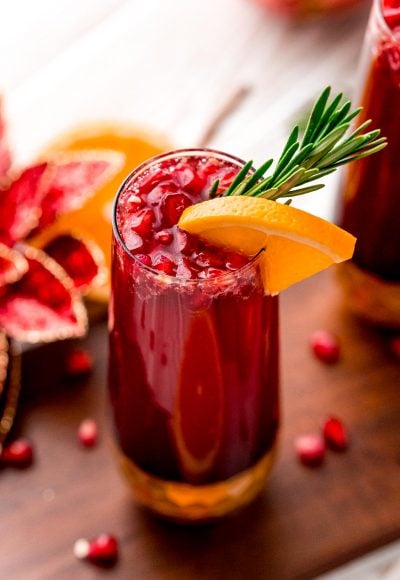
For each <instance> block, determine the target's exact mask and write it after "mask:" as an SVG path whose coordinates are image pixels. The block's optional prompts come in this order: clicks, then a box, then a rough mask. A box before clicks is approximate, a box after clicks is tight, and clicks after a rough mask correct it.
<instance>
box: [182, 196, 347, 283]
mask: <svg viewBox="0 0 400 580" xmlns="http://www.w3.org/2000/svg"><path fill="white" fill-rule="evenodd" d="M178 225H179V226H180V227H181V228H182V229H183V230H186V231H187V232H189V233H191V234H197V235H199V236H200V237H201V238H203V239H204V240H206V241H207V242H208V243H210V244H214V245H216V246H223V247H226V248H229V249H232V250H236V251H239V252H242V253H244V254H247V255H249V256H254V255H256V254H257V253H258V252H259V251H260V250H261V249H262V248H265V252H264V253H263V256H262V257H261V260H262V264H263V279H264V286H265V289H266V291H267V292H268V293H270V294H277V293H278V292H281V291H282V290H285V288H288V287H289V286H291V285H292V284H294V283H295V282H300V280H303V279H304V278H308V277H309V276H311V275H312V274H316V273H317V272H320V271H321V270H324V269H325V268H328V267H329V266H331V265H332V264H334V263H338V262H342V261H344V260H348V259H349V258H351V256H352V255H353V251H354V245H355V242H356V239H355V238H354V237H353V236H352V235H350V234H349V233H347V232H345V231H344V230H342V229H341V228H339V227H338V226H335V225H334V224H331V223H330V222H328V221H326V220H323V219H321V218H319V217H316V216H313V215H311V214H309V213H307V212H305V211H302V210H300V209H296V208H294V207H291V206H288V205H284V204H281V203H278V202H276V201H271V200H268V199H263V198H257V197H249V196H247V197H246V196H232V197H219V198H216V199H212V200H209V201H205V202H203V203H199V204H197V205H193V206H190V207H188V208H186V209H185V211H184V212H183V214H182V216H181V218H180V220H179V224H178Z"/></svg>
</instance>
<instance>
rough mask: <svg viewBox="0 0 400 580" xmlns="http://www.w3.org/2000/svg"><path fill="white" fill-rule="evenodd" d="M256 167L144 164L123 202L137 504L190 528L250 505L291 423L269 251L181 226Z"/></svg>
mask: <svg viewBox="0 0 400 580" xmlns="http://www.w3.org/2000/svg"><path fill="white" fill-rule="evenodd" d="M241 166H242V162H241V161H240V160H238V159H236V158H234V157H231V156H228V155H225V154H222V153H218V152H215V151H209V150H200V151H198V150H187V151H177V152H173V153H170V154H166V155H161V156H159V157H156V158H153V159H152V160H150V161H149V162H146V163H144V164H143V165H141V166H140V167H138V168H137V169H136V170H135V171H134V172H133V173H132V174H131V175H130V176H129V177H128V179H127V180H126V181H125V183H124V184H123V186H122V188H121V190H120V192H119V194H118V197H117V200H116V204H115V222H114V240H113V270H112V300H111V306H110V393H111V402H112V408H113V414H114V424H115V431H116V437H117V442H118V446H119V449H120V456H121V459H122V465H123V469H124V471H125V473H126V475H127V477H128V479H129V481H130V482H131V484H132V486H133V488H134V490H135V492H136V495H137V497H138V498H139V500H140V501H142V503H144V504H145V505H147V506H149V507H150V508H152V509H153V510H155V511H157V512H159V513H161V514H163V515H166V516H168V517H172V518H175V519H182V520H201V519H208V518H212V517H216V516H219V515H223V514H225V513H227V512H230V511H232V510H234V509H236V508H237V507H239V506H241V505H243V504H245V503H247V502H248V501H250V500H251V499H252V498H253V497H254V496H255V495H256V494H257V493H258V492H259V491H260V489H261V488H262V487H263V485H264V483H265V478H266V475H267V473H268V471H269V468H270V465H271V462H272V455H273V449H274V445H275V440H276V434H277V429H278V423H279V403H278V297H277V296H271V295H266V294H265V291H264V285H263V280H262V275H261V269H260V256H261V253H262V251H263V250H262V249H261V251H260V254H259V255H258V256H255V257H253V258H249V257H247V256H244V255H242V254H239V253H235V252H232V251H229V250H225V249H221V248H216V247H212V246H210V245H207V244H206V243H204V242H202V241H201V240H200V239H199V238H197V237H195V236H191V235H190V234H187V233H185V232H183V231H182V230H179V228H178V226H177V225H176V224H177V222H178V220H179V217H180V215H181V213H182V212H183V210H184V209H185V207H187V206H189V205H192V204H194V203H198V202H200V201H204V200H205V199H207V197H208V195H209V192H210V189H211V186H212V184H213V182H214V181H215V180H216V179H217V178H218V179H219V180H220V188H221V189H222V190H223V189H226V188H227V187H228V185H229V184H230V183H231V182H232V180H233V178H234V176H235V175H236V174H237V172H238V170H239V169H240V167H241Z"/></svg>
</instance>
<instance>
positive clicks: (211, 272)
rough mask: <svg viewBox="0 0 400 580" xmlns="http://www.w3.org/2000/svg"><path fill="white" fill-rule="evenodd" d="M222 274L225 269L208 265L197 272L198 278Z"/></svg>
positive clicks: (215, 276)
mask: <svg viewBox="0 0 400 580" xmlns="http://www.w3.org/2000/svg"><path fill="white" fill-rule="evenodd" d="M222 274H226V271H225V270H221V269H220V268H213V267H211V266H210V267H209V268H205V269H204V270H201V271H200V272H199V278H203V279H209V278H218V276H221V275H222Z"/></svg>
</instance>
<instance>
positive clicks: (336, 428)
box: [322, 417, 349, 451]
mask: <svg viewBox="0 0 400 580" xmlns="http://www.w3.org/2000/svg"><path fill="white" fill-rule="evenodd" d="M322 433H323V436H324V439H325V442H326V444H327V445H328V447H330V448H331V449H333V450H334V451H345V449H347V448H348V446H349V437H348V435H347V430H346V428H345V426H344V425H343V423H342V422H341V421H340V419H338V418H337V417H328V418H327V419H326V421H325V423H324V424H323V426H322Z"/></svg>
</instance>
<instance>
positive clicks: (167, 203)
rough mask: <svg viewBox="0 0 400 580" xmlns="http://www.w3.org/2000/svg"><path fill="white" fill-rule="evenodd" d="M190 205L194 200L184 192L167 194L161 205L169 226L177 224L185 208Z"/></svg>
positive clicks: (162, 213) (165, 221) (164, 218)
mask: <svg viewBox="0 0 400 580" xmlns="http://www.w3.org/2000/svg"><path fill="white" fill-rule="evenodd" d="M190 205H192V200H191V199H190V197H188V196H187V195H185V194H184V193H172V194H170V195H166V196H165V198H164V199H163V201H162V202H161V206H160V207H161V215H162V218H163V220H164V223H165V224H166V225H167V226H174V225H175V224H177V223H178V221H179V218H180V217H181V215H182V213H183V212H184V210H185V209H186V208H187V207H189V206H190Z"/></svg>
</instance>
